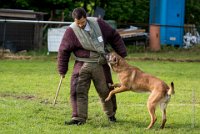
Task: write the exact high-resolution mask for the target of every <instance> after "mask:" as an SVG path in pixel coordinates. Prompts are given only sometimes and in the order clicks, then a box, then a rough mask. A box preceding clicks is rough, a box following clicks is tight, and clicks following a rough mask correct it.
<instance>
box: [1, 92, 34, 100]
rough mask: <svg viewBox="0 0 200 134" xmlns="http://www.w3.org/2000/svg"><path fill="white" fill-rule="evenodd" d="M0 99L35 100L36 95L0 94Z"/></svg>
mask: <svg viewBox="0 0 200 134" xmlns="http://www.w3.org/2000/svg"><path fill="white" fill-rule="evenodd" d="M0 97H2V98H15V99H22V100H34V99H35V98H36V97H35V96H34V95H17V94H11V93H0Z"/></svg>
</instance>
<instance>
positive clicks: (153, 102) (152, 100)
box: [147, 92, 161, 129]
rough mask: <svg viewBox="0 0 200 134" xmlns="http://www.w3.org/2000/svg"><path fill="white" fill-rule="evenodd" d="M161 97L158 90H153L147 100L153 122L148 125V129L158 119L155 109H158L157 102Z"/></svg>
mask: <svg viewBox="0 0 200 134" xmlns="http://www.w3.org/2000/svg"><path fill="white" fill-rule="evenodd" d="M160 99H161V96H160V94H158V93H157V92H152V93H151V95H150V96H149V99H148V101H147V108H148V111H149V114H150V117H151V122H150V124H149V126H148V127H147V129H150V128H152V127H153V125H154V123H155V122H156V120H157V118H156V114H155V111H156V106H157V103H158V102H159V100H160Z"/></svg>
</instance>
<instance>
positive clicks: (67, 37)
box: [57, 28, 73, 77]
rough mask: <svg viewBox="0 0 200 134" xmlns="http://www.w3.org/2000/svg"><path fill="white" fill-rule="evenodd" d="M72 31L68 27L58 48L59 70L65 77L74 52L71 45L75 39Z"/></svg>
mask: <svg viewBox="0 0 200 134" xmlns="http://www.w3.org/2000/svg"><path fill="white" fill-rule="evenodd" d="M72 32H73V31H72V29H71V28H67V30H66V31H65V34H64V36H63V38H62V41H61V44H60V47H59V50H58V57H57V61H58V72H59V74H60V75H61V76H62V77H65V74H66V73H67V71H68V63H69V58H70V55H71V52H72V47H71V46H72V44H73V40H72V39H71V35H72V34H71V33H72Z"/></svg>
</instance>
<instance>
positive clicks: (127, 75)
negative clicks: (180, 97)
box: [105, 52, 175, 129]
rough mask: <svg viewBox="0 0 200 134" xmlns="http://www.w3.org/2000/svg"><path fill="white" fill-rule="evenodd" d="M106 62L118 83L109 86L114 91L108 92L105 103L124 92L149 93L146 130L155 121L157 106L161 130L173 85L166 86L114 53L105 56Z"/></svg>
mask: <svg viewBox="0 0 200 134" xmlns="http://www.w3.org/2000/svg"><path fill="white" fill-rule="evenodd" d="M106 60H107V62H108V64H109V66H110V68H111V69H112V70H113V71H114V72H116V73H117V75H118V78H119V81H120V83H116V84H112V85H110V86H112V87H114V90H112V91H110V93H109V95H108V97H107V98H106V99H105V101H108V100H110V99H111V97H112V95H113V94H116V93H120V92H124V91H134V92H150V95H149V98H148V101H147V108H148V111H149V114H150V117H151V122H150V124H149V125H148V127H147V129H150V128H152V127H153V125H154V123H155V122H156V120H157V118H156V115H155V110H156V106H157V105H158V104H160V108H161V111H162V124H161V126H160V128H161V129H163V128H164V127H165V123H166V121H167V119H166V108H167V104H168V102H169V101H170V98H171V95H172V94H174V93H175V91H174V83H173V82H171V85H170V86H168V85H167V84H166V83H165V82H164V81H162V80H160V79H159V78H157V77H155V76H152V75H150V74H147V73H145V72H143V71H141V70H140V69H139V68H137V67H135V66H131V65H129V64H128V63H127V62H126V61H125V59H123V58H122V57H121V56H119V55H118V54H117V53H115V52H111V53H108V54H107V55H106Z"/></svg>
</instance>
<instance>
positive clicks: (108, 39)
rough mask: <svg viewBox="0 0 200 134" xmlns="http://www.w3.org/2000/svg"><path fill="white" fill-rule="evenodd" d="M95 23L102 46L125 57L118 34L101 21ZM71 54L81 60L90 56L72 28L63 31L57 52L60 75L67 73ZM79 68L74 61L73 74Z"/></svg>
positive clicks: (122, 44)
mask: <svg viewBox="0 0 200 134" xmlns="http://www.w3.org/2000/svg"><path fill="white" fill-rule="evenodd" d="M97 22H98V24H99V27H100V29H101V32H102V36H103V40H104V44H105V45H106V44H108V43H109V44H110V45H111V46H112V48H113V49H114V50H115V51H116V52H117V53H118V54H119V55H121V56H122V57H125V56H126V55H127V52H126V47H125V44H124V42H123V40H122V39H121V37H120V35H119V33H118V32H116V30H115V29H113V28H112V27H111V26H110V25H109V24H107V23H106V22H105V21H103V20H102V19H98V20H97ZM71 52H73V53H74V55H75V56H76V57H81V58H88V57H89V54H90V52H89V51H88V50H85V49H84V48H83V47H82V46H81V44H80V42H79V40H78V38H77V37H76V35H75V33H74V31H73V30H72V28H71V27H68V28H67V30H66V31H65V34H64V36H63V39H62V42H61V44H60V47H59V52H58V71H59V74H61V75H65V74H66V73H67V70H68V62H69V58H70V55H71ZM80 66H82V62H80V61H76V62H75V66H74V73H78V70H79V69H80Z"/></svg>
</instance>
